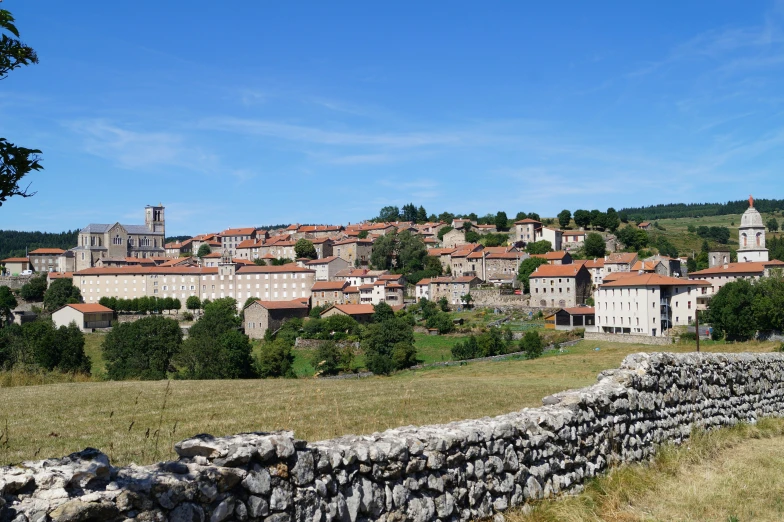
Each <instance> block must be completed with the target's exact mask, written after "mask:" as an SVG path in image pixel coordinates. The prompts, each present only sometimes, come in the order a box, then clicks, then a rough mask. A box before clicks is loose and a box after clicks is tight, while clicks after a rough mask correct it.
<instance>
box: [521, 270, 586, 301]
mask: <svg viewBox="0 0 784 522" xmlns="http://www.w3.org/2000/svg"><path fill="white" fill-rule="evenodd" d="M529 282H530V286H531V300H530V303H531V306H542V307H552V308H555V307H560V308H570V307H575V306H577V305H581V304H585V300H586V299H588V297H590V295H591V293H590V292H591V275H590V274H589V273H588V269H587V268H585V266H584V265H572V264H570V265H541V266H539V267H538V268H537V269H536V271H534V273H532V274H531V276H530V278H529Z"/></svg>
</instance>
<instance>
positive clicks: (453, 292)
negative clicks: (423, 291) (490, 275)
mask: <svg viewBox="0 0 784 522" xmlns="http://www.w3.org/2000/svg"><path fill="white" fill-rule="evenodd" d="M481 282H482V280H481V279H479V278H478V277H476V276H463V277H435V278H433V279H431V280H430V290H429V292H428V293H429V294H430V300H431V301H440V300H441V298H442V297H445V298H446V300H447V302H448V303H449V304H450V305H452V306H461V305H463V301H462V297H463V296H464V295H466V294H469V293H471V289H472V288H474V287H476V286H478V285H479V284H480V283H481Z"/></svg>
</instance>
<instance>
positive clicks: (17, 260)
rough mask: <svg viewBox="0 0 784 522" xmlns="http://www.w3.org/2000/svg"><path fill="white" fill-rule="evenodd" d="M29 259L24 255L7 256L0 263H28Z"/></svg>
mask: <svg viewBox="0 0 784 522" xmlns="http://www.w3.org/2000/svg"><path fill="white" fill-rule="evenodd" d="M29 262H30V260H29V259H28V258H26V257H9V258H8V259H3V260H2V261H0V263H29Z"/></svg>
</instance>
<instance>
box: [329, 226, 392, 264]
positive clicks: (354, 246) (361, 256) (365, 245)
mask: <svg viewBox="0 0 784 522" xmlns="http://www.w3.org/2000/svg"><path fill="white" fill-rule="evenodd" d="M393 228H394V227H393ZM372 253H373V242H372V241H371V240H369V239H358V238H348V239H343V240H341V241H336V242H335V243H333V244H332V255H334V256H337V257H339V258H341V259H345V260H346V261H348V263H349V265H351V266H367V265H368V264H370V255H371V254H372Z"/></svg>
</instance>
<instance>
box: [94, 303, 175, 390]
mask: <svg viewBox="0 0 784 522" xmlns="http://www.w3.org/2000/svg"><path fill="white" fill-rule="evenodd" d="M181 345H182V330H181V329H180V325H179V324H178V323H177V321H175V320H174V319H169V318H166V317H162V316H159V315H156V316H152V317H144V318H142V319H139V320H137V321H133V322H130V323H116V324H115V325H114V327H113V328H112V330H111V331H110V332H109V333H108V334H107V335H106V338H105V339H104V341H103V344H102V346H101V349H102V350H103V358H104V360H105V361H106V372H107V375H108V376H109V378H110V379H112V380H118V381H119V380H125V379H142V380H160V379H165V378H166V376H167V374H168V372H170V371H172V370H173V368H172V367H171V362H172V360H173V359H174V358H175V357H176V356H177V355H178V353H179V351H180V348H181Z"/></svg>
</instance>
